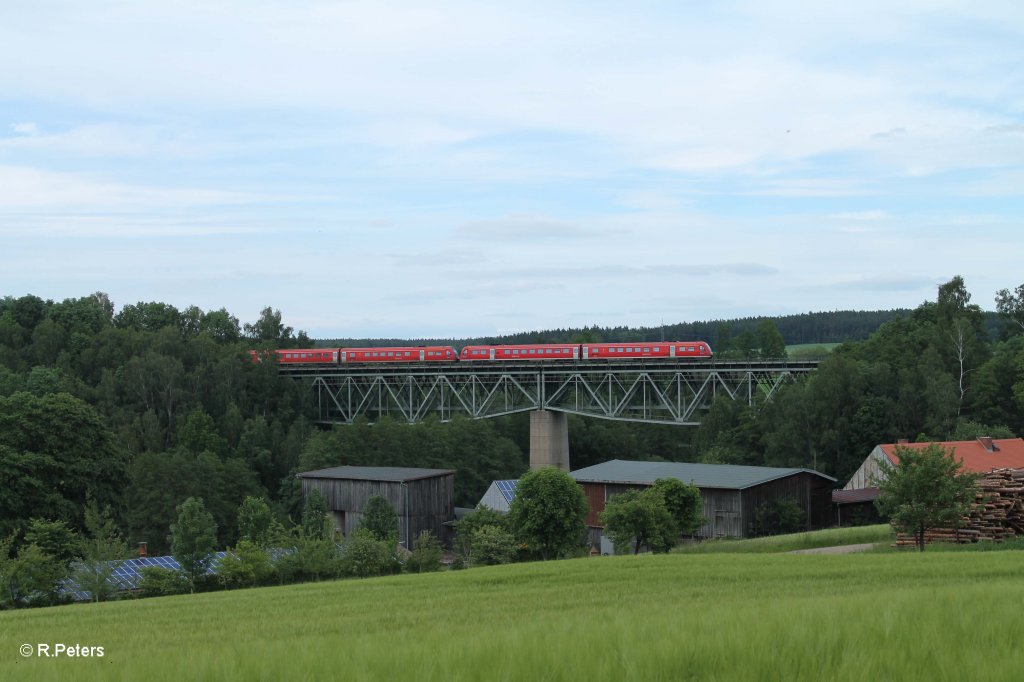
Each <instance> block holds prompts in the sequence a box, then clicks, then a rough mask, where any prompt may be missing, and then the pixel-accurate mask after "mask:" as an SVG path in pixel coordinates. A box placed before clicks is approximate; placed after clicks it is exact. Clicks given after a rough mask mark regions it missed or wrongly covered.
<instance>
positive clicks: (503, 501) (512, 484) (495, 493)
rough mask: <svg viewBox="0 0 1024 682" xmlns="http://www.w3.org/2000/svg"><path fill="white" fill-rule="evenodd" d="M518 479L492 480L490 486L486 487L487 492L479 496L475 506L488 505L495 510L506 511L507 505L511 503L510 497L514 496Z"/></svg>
mask: <svg viewBox="0 0 1024 682" xmlns="http://www.w3.org/2000/svg"><path fill="white" fill-rule="evenodd" d="M517 483H519V481H518V480H515V479H513V480H511V481H494V482H493V483H491V485H490V487H489V488H487V492H485V493H484V496H483V497H481V498H480V503H479V504H477V505H476V506H477V508H478V509H479V508H480V507H488V508H490V509H493V510H495V511H500V512H507V511H508V510H509V506H510V505H511V504H512V498H514V497H515V496H516V484H517Z"/></svg>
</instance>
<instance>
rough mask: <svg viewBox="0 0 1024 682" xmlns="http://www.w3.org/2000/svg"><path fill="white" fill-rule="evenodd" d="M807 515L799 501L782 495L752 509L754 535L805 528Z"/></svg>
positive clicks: (794, 531) (788, 531)
mask: <svg viewBox="0 0 1024 682" xmlns="http://www.w3.org/2000/svg"><path fill="white" fill-rule="evenodd" d="M806 520H807V517H806V515H805V514H804V510H803V508H801V507H800V503H799V502H797V501H796V500H794V499H793V498H792V497H783V498H781V499H778V500H774V501H772V502H769V503H767V504H762V505H761V506H759V507H758V508H757V509H756V510H754V523H753V529H752V530H753V534H754V535H782V534H785V533H798V532H800V531H802V530H806V528H807V525H806Z"/></svg>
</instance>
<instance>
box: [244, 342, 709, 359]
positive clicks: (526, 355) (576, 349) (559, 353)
mask: <svg viewBox="0 0 1024 682" xmlns="http://www.w3.org/2000/svg"><path fill="white" fill-rule="evenodd" d="M270 352H272V353H274V354H275V355H276V356H277V362H279V363H280V364H282V365H349V364H379V363H419V362H456V361H461V362H524V361H525V362H530V361H534V362H536V361H552V360H566V361H572V360H576V361H595V360H604V361H612V360H636V359H645V358H651V359H665V358H695V359H699V358H710V357H711V356H712V352H711V346H709V345H708V344H707V343H705V342H704V341H650V342H647V341H645V342H640V341H631V342H628V343H530V344H516V345H508V346H464V347H463V348H462V352H461V353H458V352H457V351H456V350H455V349H454V348H453V347H451V346H393V347H390V346H389V347H386V348H291V349H287V350H275V351H269V352H268V353H267V355H269V353H270ZM249 357H251V358H252V361H253V362H259V361H260V353H259V352H257V351H254V350H251V351H249Z"/></svg>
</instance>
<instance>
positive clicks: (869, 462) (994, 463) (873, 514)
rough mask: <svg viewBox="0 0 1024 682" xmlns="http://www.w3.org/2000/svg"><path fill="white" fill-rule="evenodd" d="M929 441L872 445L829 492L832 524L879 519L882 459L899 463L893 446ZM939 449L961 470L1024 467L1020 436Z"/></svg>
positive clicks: (979, 471)
mask: <svg viewBox="0 0 1024 682" xmlns="http://www.w3.org/2000/svg"><path fill="white" fill-rule="evenodd" d="M929 445H932V443H910V442H907V441H900V442H898V443H883V444H881V445H876V446H875V447H874V449H873V450H871V453H870V454H869V455H868V456H867V458H866V459H865V460H864V461H863V462H862V463H861V465H860V467H859V468H858V469H857V471H855V472H853V475H852V476H851V477H850V480H849V481H847V482H846V485H845V486H843V489H842V490H836V491H835V492H833V493H832V503H833V505H834V506H835V514H836V524H837V525H841V526H846V525H851V524H852V525H858V524H860V523H871V522H873V521H876V520H878V519H880V517H879V515H878V510H877V508H876V507H875V500H876V499H877V498H878V484H879V483H880V482H881V479H882V467H881V464H882V462H888V463H889V464H890V465H895V464H898V463H899V457H897V456H896V448H897V447H904V448H910V449H913V450H919V449H922V448H926V447H928V446H929ZM939 445H941V446H942V447H943V449H945V450H947V451H952V453H953V457H954V459H956V460H957V461H959V462H960V465H961V468H962V470H963V471H965V472H970V473H975V474H987V473H988V472H990V471H992V470H993V469H1024V439H1022V438H988V437H981V438H976V439H974V440H958V441H944V442H942V443H939Z"/></svg>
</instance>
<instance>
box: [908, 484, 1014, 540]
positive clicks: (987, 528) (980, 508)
mask: <svg viewBox="0 0 1024 682" xmlns="http://www.w3.org/2000/svg"><path fill="white" fill-rule="evenodd" d="M1018 535H1024V469H995V470H994V471H991V472H989V473H987V474H984V475H982V477H981V478H979V479H978V494H977V496H976V497H975V499H974V504H973V505H971V511H970V513H969V514H968V515H967V516H964V517H963V518H962V519H961V524H960V528H957V529H954V528H932V529H931V530H928V531H925V534H924V540H925V542H957V543H960V544H967V543H970V542H981V541H988V542H1002V541H1003V540H1005V539H1007V538H1014V537H1017V536H1018ZM894 546H895V547H916V546H917V543H916V542H915V541H914V536H913V535H906V534H904V533H899V534H898V535H897V536H896V544H895V545H894Z"/></svg>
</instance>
